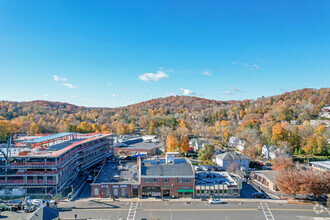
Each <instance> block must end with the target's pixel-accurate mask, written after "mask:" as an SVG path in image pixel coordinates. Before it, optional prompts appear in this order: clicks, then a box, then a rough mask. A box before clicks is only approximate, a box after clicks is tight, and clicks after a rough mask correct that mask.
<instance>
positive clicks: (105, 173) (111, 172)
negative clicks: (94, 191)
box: [94, 161, 138, 184]
mask: <svg viewBox="0 0 330 220" xmlns="http://www.w3.org/2000/svg"><path fill="white" fill-rule="evenodd" d="M94 183H119V184H132V183H138V169H137V164H136V162H121V163H119V162H110V161H107V162H105V163H104V165H103V167H102V169H101V171H100V173H99V175H98V176H97V178H96V180H95V181H94Z"/></svg>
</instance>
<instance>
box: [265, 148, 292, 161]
mask: <svg viewBox="0 0 330 220" xmlns="http://www.w3.org/2000/svg"><path fill="white" fill-rule="evenodd" d="M261 154H262V156H263V157H264V158H266V159H274V158H275V157H278V156H289V154H288V152H287V151H286V150H285V149H283V148H280V147H278V146H276V145H264V146H263V147H262V149H261Z"/></svg>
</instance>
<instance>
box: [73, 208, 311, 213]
mask: <svg viewBox="0 0 330 220" xmlns="http://www.w3.org/2000/svg"><path fill="white" fill-rule="evenodd" d="M72 210H87V211H93V210H95V211H128V210H129V209H115V208H114V209H83V208H82V209H72ZM257 210H258V209H256V208H254V209H252V208H250V209H172V211H173V212H175V211H176V212H195V211H257ZM270 210H271V211H302V212H314V210H312V209H270ZM136 211H158V212H168V211H170V209H137V210H136Z"/></svg>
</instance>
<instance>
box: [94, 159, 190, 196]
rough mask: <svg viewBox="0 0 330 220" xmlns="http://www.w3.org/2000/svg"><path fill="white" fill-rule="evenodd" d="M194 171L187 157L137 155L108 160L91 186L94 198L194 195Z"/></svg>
mask: <svg viewBox="0 0 330 220" xmlns="http://www.w3.org/2000/svg"><path fill="white" fill-rule="evenodd" d="M194 179H195V174H194V170H193V168H192V165H191V163H190V162H189V161H188V160H186V159H180V158H175V157H174V156H173V155H169V156H168V157H165V158H164V157H162V158H160V157H156V158H140V157H138V158H137V161H136V162H106V163H104V165H103V167H102V169H101V171H100V173H99V175H98V176H97V177H96V179H95V181H94V182H93V183H92V184H91V186H92V197H111V196H114V197H138V196H139V197H193V192H194Z"/></svg>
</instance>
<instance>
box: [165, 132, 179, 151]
mask: <svg viewBox="0 0 330 220" xmlns="http://www.w3.org/2000/svg"><path fill="white" fill-rule="evenodd" d="M166 144H167V148H166V151H167V152H175V151H178V147H179V142H178V140H177V138H176V136H175V134H174V133H173V132H171V133H169V134H168V135H167V140H166Z"/></svg>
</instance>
